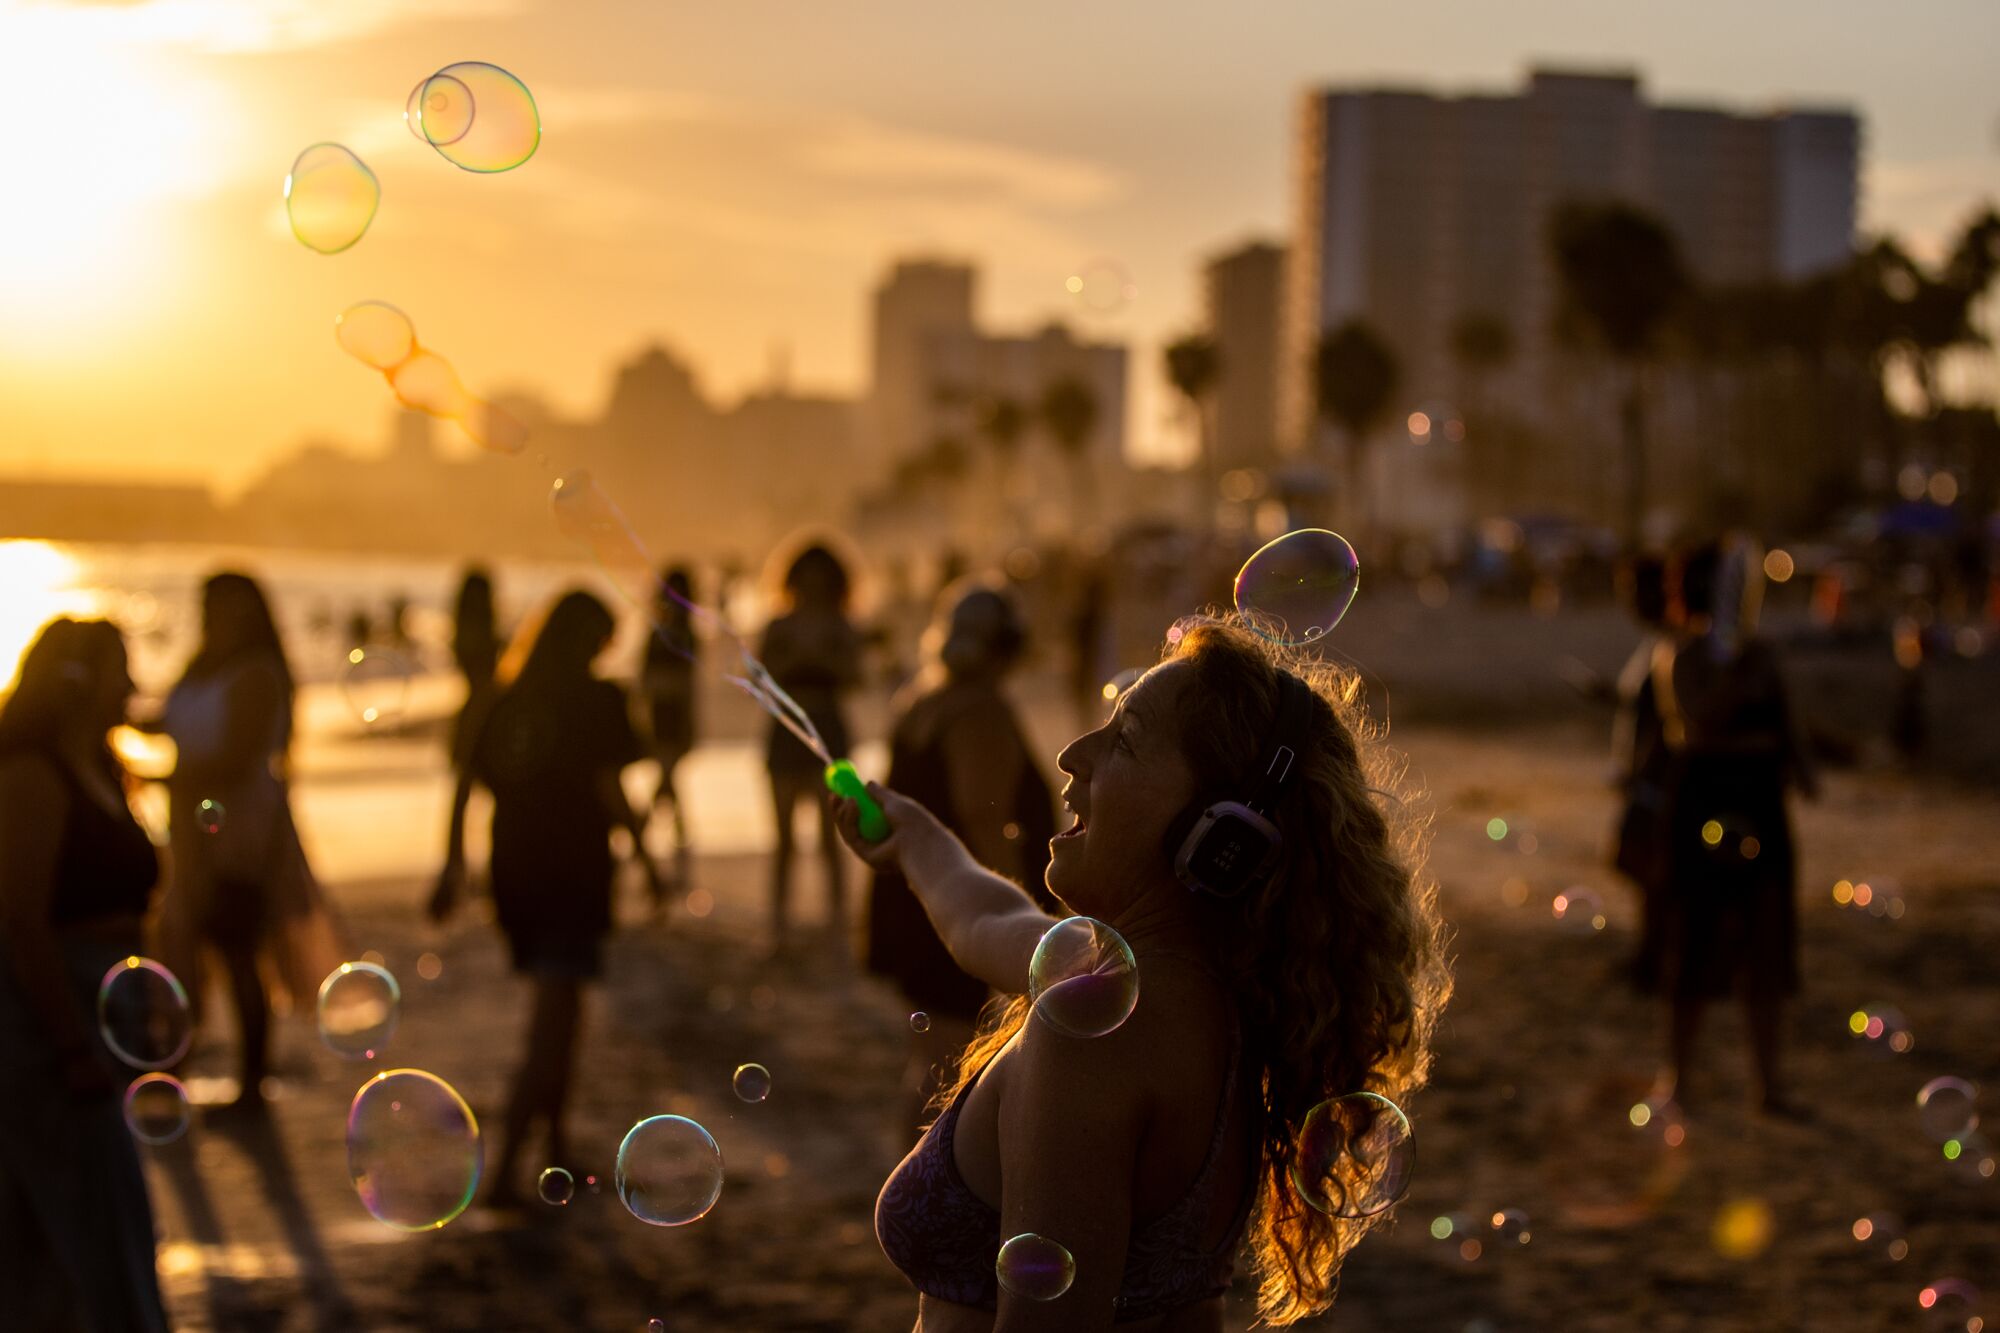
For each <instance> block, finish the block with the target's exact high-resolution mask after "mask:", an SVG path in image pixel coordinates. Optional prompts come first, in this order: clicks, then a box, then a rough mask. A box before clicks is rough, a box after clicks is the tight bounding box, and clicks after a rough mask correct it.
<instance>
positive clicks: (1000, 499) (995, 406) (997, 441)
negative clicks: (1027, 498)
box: [979, 394, 1030, 540]
mask: <svg viewBox="0 0 2000 1333" xmlns="http://www.w3.org/2000/svg"><path fill="white" fill-rule="evenodd" d="M1029 424H1030V423H1029V418H1028V409H1027V408H1026V407H1024V406H1022V405H1021V401H1020V400H1019V399H1018V398H1010V397H1008V396H1007V395H1006V394H992V395H989V396H988V397H986V398H984V399H982V400H981V401H980V404H979V433H980V434H981V435H984V436H985V437H986V442H987V443H988V444H989V445H991V446H992V447H993V467H994V471H995V474H996V476H997V480H998V484H997V485H996V486H995V487H994V488H993V493H994V499H995V501H996V502H997V505H998V512H1000V513H1001V514H1003V515H1005V521H1006V522H1007V525H1008V527H1009V528H1010V529H1011V530H1010V531H1009V533H1008V534H1007V535H1008V539H1009V540H1012V538H1013V536H1014V535H1015V534H1016V533H1018V532H1019V530H1020V528H1021V523H1020V517H1019V515H1018V514H1016V513H1015V512H1014V505H1013V495H1014V471H1015V468H1016V467H1017V466H1019V461H1020V456H1021V441H1022V440H1023V439H1024V438H1025V437H1026V436H1027V434H1028V426H1029Z"/></svg>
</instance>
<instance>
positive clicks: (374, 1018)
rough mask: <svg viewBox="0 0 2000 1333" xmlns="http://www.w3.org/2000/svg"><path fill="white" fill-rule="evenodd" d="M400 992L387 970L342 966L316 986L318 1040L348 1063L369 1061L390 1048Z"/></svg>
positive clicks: (399, 1009) (369, 965)
mask: <svg viewBox="0 0 2000 1333" xmlns="http://www.w3.org/2000/svg"><path fill="white" fill-rule="evenodd" d="M402 1007H403V991H402V987H400V986H398V985H397V984H396V978H395V977H394V976H392V975H390V973H389V970H388V969H387V968H383V967H377V966H376V965H375V964H373V963H342V964H341V965H340V966H339V967H336V968H335V969H333V971H331V972H329V973H327V974H326V980H324V981H322V982H320V984H319V1037H320V1040H321V1041H323V1042H325V1043H326V1046H327V1049H328V1050H330V1051H332V1052H334V1054H336V1055H341V1056H345V1057H346V1058H348V1059H350V1060H372V1059H374V1058H375V1057H376V1056H377V1055H378V1054H379V1053H380V1052H381V1051H382V1050H383V1048H384V1047H386V1046H387V1045H388V1044H389V1038H390V1036H391V1035H392V1034H393V1033H394V1032H395V1031H396V1022H397V1020H398V1019H399V1018H400V1017H401V1016H402Z"/></svg>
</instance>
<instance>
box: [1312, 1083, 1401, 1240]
mask: <svg viewBox="0 0 2000 1333" xmlns="http://www.w3.org/2000/svg"><path fill="white" fill-rule="evenodd" d="M1296 1149H1297V1155H1296V1156H1295V1157H1294V1158H1293V1159H1292V1184H1293V1185H1295V1186H1297V1188H1298V1191H1299V1195H1300V1197H1302V1198H1303V1199H1305V1201H1306V1202H1307V1203H1309V1204H1311V1205H1312V1206H1313V1207H1315V1208H1317V1209H1319V1211H1321V1212H1322V1213H1328V1214H1330V1215H1332V1216H1334V1217H1372V1216H1373V1215H1374V1214H1376V1213H1379V1212H1381V1211H1382V1210H1383V1209H1385V1208H1388V1207H1389V1206H1390V1205H1391V1204H1393V1203H1395V1202H1396V1200H1398V1199H1400V1198H1402V1197H1403V1193H1404V1191H1406V1190H1408V1189H1409V1187H1410V1177H1411V1175H1412V1174H1413V1173H1414V1172H1415V1170H1416V1164H1417V1144H1416V1138H1415V1136H1414V1134H1413V1133H1412V1131H1411V1129H1410V1121H1409V1117H1407V1116H1405V1115H1404V1114H1403V1111H1402V1108H1401V1107H1399V1106H1397V1105H1396V1104H1395V1103H1394V1102H1392V1101H1390V1100H1389V1099H1388V1098H1387V1097H1383V1096H1381V1095H1379V1094H1377V1093H1373V1092H1355V1093H1349V1094H1348V1095H1347V1096H1345V1097H1335V1098H1333V1099H1331V1100H1329V1101H1324V1102H1321V1103H1320V1104H1319V1105H1318V1106H1315V1107H1313V1109H1312V1110H1311V1111H1310V1112H1308V1113H1307V1115H1306V1119H1305V1124H1304V1125H1302V1126H1301V1127H1300V1129H1299V1137H1298V1143H1297V1145H1296Z"/></svg>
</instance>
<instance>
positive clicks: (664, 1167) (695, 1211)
mask: <svg viewBox="0 0 2000 1333" xmlns="http://www.w3.org/2000/svg"><path fill="white" fill-rule="evenodd" d="M616 1183H617V1186H618V1197H619V1198H620V1199H622V1200H624V1202H625V1207H626V1209H627V1210H628V1211H629V1212H630V1213H631V1214H632V1216H634V1217H636V1218H638V1219H639V1220H640V1221H641V1222H645V1223H647V1224H649V1225H651V1226H656V1227H678V1226H685V1225H687V1224H688V1223H689V1222H695V1221H699V1220H700V1219H701V1218H702V1217H704V1216H706V1215H707V1213H708V1210H709V1209H711V1208H713V1207H715V1201H716V1199H717V1198H719V1197H720V1196H721V1194H722V1150H721V1149H720V1148H718V1147H716V1146H715V1137H714V1136H713V1135H711V1134H710V1133H709V1132H708V1131H707V1130H706V1129H703V1128H702V1127H701V1126H700V1125H698V1124H696V1123H695V1122H694V1121H692V1120H689V1119H688V1118H687V1117H685V1116H678V1115H656V1116H652V1117H649V1118H648V1119H645V1120H641V1121H640V1122H639V1123H638V1124H636V1125H634V1126H632V1128H631V1129H630V1130H629V1131H627V1133H626V1135H625V1141H624V1142H623V1143H620V1144H619V1145H618V1170H617V1174H616Z"/></svg>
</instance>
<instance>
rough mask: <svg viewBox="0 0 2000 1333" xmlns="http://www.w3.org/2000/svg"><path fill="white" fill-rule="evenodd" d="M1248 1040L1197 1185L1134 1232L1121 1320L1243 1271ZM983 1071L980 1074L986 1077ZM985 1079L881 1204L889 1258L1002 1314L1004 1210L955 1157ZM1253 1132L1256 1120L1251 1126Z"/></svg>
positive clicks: (1226, 1087) (943, 1294) (1208, 1290)
mask: <svg viewBox="0 0 2000 1333" xmlns="http://www.w3.org/2000/svg"><path fill="white" fill-rule="evenodd" d="M1242 1047H1243V1040H1242V1034H1241V1033H1240V1032H1238V1033H1236V1034H1235V1035H1234V1036H1233V1037H1232V1039H1231V1041H1230V1045H1229V1066H1228V1072H1227V1074H1226V1075H1225V1076H1224V1082H1223V1092H1222V1103H1221V1105H1220V1106H1219V1107H1218V1108H1217V1110H1216V1114H1215V1133H1214V1134H1213V1135H1212V1136H1211V1137H1210V1139H1209V1144H1208V1152H1207V1155H1206V1156H1204V1157H1203V1158H1202V1163H1201V1169H1200V1170H1199V1171H1198V1172H1196V1173H1195V1178H1194V1183H1193V1184H1192V1185H1190V1186H1189V1187H1188V1192H1187V1193H1186V1194H1185V1195H1183V1196H1182V1198H1181V1200H1180V1202H1178V1203H1176V1204H1175V1205H1174V1206H1173V1207H1171V1208H1169V1209H1168V1210H1167V1211H1166V1212H1164V1213H1162V1214H1160V1215H1159V1216H1158V1217H1156V1218H1154V1219H1153V1220H1152V1221H1150V1222H1148V1223H1146V1224H1145V1225H1144V1226H1143V1227H1140V1228H1138V1229H1136V1230H1134V1231H1133V1233H1132V1238H1131V1241H1130V1243H1129V1244H1128V1245H1127V1247H1126V1250H1125V1274H1124V1278H1123V1280H1122V1281H1120V1283H1119V1286H1118V1298H1117V1313H1116V1315H1115V1316H1114V1320H1115V1322H1117V1323H1128V1322H1133V1321H1137V1320H1141V1319H1151V1318H1153V1317H1155V1316H1156V1315H1161V1314H1165V1313H1167V1312H1168V1311H1170V1310H1177V1309H1180V1308H1181V1307H1183V1306H1187V1305H1192V1304H1194V1303H1195V1302H1197V1301H1202V1300H1206V1299H1208V1298H1210V1297H1212V1296H1219V1295H1221V1294H1222V1293H1224V1292H1226V1291H1227V1290H1229V1283H1230V1279H1231V1278H1232V1277H1233V1276H1234V1275H1235V1272H1236V1251H1237V1247H1238V1246H1239V1245H1240V1244H1241V1242H1242V1239H1243V1229H1244V1226H1245V1225H1246V1224H1247V1223H1248V1221H1249V1219H1250V1205H1251V1203H1252V1202H1253V1201H1254V1199H1255V1196H1256V1191H1255V1190H1253V1189H1250V1188H1248V1187H1247V1182H1245V1181H1243V1180H1240V1179H1237V1178H1234V1177H1231V1176H1227V1175H1225V1174H1224V1173H1223V1172H1222V1170H1221V1169H1220V1168H1221V1163H1222V1149H1223V1147H1224V1145H1225V1144H1226V1142H1227V1134H1228V1130H1229V1125H1230V1122H1231V1120H1232V1119H1234V1118H1235V1117H1234V1116H1232V1114H1231V1113H1232V1111H1233V1110H1234V1108H1235V1105H1236V1103H1237V1102H1238V1101H1239V1098H1238V1095H1237V1093H1238V1089H1237V1083H1238V1077H1237V1075H1238V1069H1239V1066H1240V1064H1241V1060H1242ZM984 1073H985V1070H983V1069H982V1070H981V1071H980V1074H982V1075H983V1074H984ZM978 1082H979V1076H978V1075H975V1076H974V1077H973V1078H972V1079H971V1080H970V1081H969V1082H968V1083H967V1084H966V1085H965V1087H964V1088H962V1089H960V1090H959V1094H958V1096H956V1097H954V1098H952V1101H951V1105H949V1106H947V1107H946V1108H945V1111H944V1114H943V1115H940V1116H939V1117H938V1118H937V1121H936V1122H935V1123H934V1124H932V1125H931V1127H930V1129H929V1130H927V1131H925V1133H924V1136H923V1138H921V1139H919V1140H918V1141H917V1146H916V1147H914V1148H912V1149H910V1153H909V1156H907V1157H905V1158H904V1159H903V1160H902V1163H901V1164H900V1165H898V1166H897V1167H896V1169H895V1170H894V1171H892V1172H891V1173H890V1174H889V1179H888V1180H887V1181H886V1182H884V1183H883V1186H882V1193H881V1194H880V1195H878V1196H877V1197H876V1200H875V1238H876V1240H877V1241H878V1242H879V1243H880V1244H881V1246H882V1253H884V1254H886V1255H887V1256H889V1262H890V1263H892V1264H894V1265H896V1267H897V1268H899V1269H901V1270H902V1272H903V1276H904V1277H906V1278H908V1279H909V1280H910V1283H911V1285H913V1286H915V1287H916V1289H917V1290H918V1291H920V1292H922V1293H923V1294H924V1295H926V1296H930V1297H934V1298H935V1299H937V1300H941V1301H950V1302H952V1303H953V1304H956V1305H968V1306H973V1307H975V1308H977V1309H981V1310H992V1309H996V1308H998V1306H999V1300H1000V1292H999V1280H998V1278H997V1277H996V1276H995V1274H994V1268H993V1266H994V1263H995V1262H996V1261H997V1259H998V1258H999V1254H1000V1240H1001V1237H1000V1213H999V1211H998V1210H997V1209H995V1208H994V1207H993V1206H992V1205H990V1204H988V1203H987V1202H986V1201H985V1200H984V1199H982V1198H980V1197H979V1196H978V1195H976V1194H974V1193H973V1192H972V1189H971V1187H970V1186H968V1185H967V1184H966V1183H965V1179H964V1177H962V1176H960V1175H959V1173H958V1163H957V1162H956V1161H955V1160H954V1159H953V1157H952V1146H953V1143H954V1141H955V1139H956V1134H957V1129H958V1117H959V1112H960V1111H961V1110H963V1109H964V1106H965V1099H966V1097H967V1096H968V1095H969V1094H970V1093H971V1092H972V1089H973V1088H974V1087H975V1086H977V1084H978ZM1243 1132H1245V1133H1246V1134H1247V1133H1248V1128H1247V1126H1246V1127H1245V1128H1244V1131H1243ZM1231 1189H1240V1190H1242V1193H1243V1199H1242V1202H1241V1203H1240V1204H1239V1205H1238V1206H1237V1209H1236V1212H1235V1214H1234V1220H1233V1221H1232V1222H1231V1223H1230V1226H1229V1229H1228V1233H1227V1234H1226V1235H1225V1236H1224V1237H1223V1240H1222V1242H1221V1243H1220V1244H1218V1245H1215V1246H1213V1247H1211V1246H1206V1245H1204V1244H1202V1231H1203V1221H1204V1219H1206V1218H1209V1217H1211V1216H1213V1212H1214V1210H1213V1208H1212V1206H1211V1205H1212V1204H1213V1203H1214V1202H1215V1201H1216V1200H1215V1196H1216V1194H1217V1192H1218V1191H1223V1190H1231Z"/></svg>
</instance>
